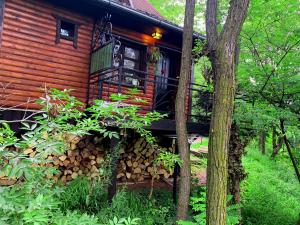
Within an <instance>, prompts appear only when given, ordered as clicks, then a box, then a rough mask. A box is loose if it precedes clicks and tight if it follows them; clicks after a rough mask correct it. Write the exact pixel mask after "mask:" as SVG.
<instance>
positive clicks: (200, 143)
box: [191, 137, 208, 149]
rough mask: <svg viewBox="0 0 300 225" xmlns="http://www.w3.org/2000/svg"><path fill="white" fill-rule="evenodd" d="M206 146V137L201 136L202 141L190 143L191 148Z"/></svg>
mask: <svg viewBox="0 0 300 225" xmlns="http://www.w3.org/2000/svg"><path fill="white" fill-rule="evenodd" d="M207 146H208V137H203V139H202V142H197V143H194V144H192V145H191V149H198V148H201V147H207Z"/></svg>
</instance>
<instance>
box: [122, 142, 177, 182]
mask: <svg viewBox="0 0 300 225" xmlns="http://www.w3.org/2000/svg"><path fill="white" fill-rule="evenodd" d="M163 150H166V149H163ZM120 153H121V155H120V162H119V165H118V175H117V179H118V180H121V181H123V182H125V181H143V180H144V179H147V178H152V177H154V178H155V179H159V178H160V177H164V178H166V179H167V178H169V177H170V176H171V174H170V173H169V172H168V171H167V170H166V169H164V168H163V167H162V166H155V165H154V160H155V158H156V156H157V153H158V149H157V148H155V147H153V146H152V145H150V144H148V143H147V142H146V141H145V140H144V139H143V138H139V139H137V140H136V141H134V142H133V144H132V145H130V146H128V147H127V148H126V149H122V151H121V152H120Z"/></svg>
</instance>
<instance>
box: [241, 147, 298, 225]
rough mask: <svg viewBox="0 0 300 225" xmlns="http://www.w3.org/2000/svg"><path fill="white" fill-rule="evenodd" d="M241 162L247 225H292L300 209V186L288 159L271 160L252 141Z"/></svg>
mask: <svg viewBox="0 0 300 225" xmlns="http://www.w3.org/2000/svg"><path fill="white" fill-rule="evenodd" d="M247 151H248V152H247V155H246V157H245V158H244V160H243V164H244V166H245V168H246V171H247V172H248V177H247V179H246V180H245V181H244V183H243V186H242V217H243V219H244V221H245V224H246V225H252V224H259V225H295V224H296V221H297V218H298V214H299V212H300V187H299V183H298V181H297V179H296V177H295V175H294V171H293V169H292V166H291V163H290V161H286V160H285V159H284V158H277V159H276V161H273V160H271V159H270V158H269V156H265V155H262V154H261V153H260V152H259V151H258V150H257V148H256V146H254V145H253V144H252V145H251V146H249V148H248V149H247Z"/></svg>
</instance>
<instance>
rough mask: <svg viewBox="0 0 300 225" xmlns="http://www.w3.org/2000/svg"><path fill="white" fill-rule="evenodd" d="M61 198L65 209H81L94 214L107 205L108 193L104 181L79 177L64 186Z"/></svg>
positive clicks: (62, 206)
mask: <svg viewBox="0 0 300 225" xmlns="http://www.w3.org/2000/svg"><path fill="white" fill-rule="evenodd" d="M60 200H61V202H62V205H61V208H62V209H63V210H64V211H69V210H79V211H81V212H87V213H89V214H92V213H97V212H98V210H99V209H100V208H101V207H103V205H105V206H106V204H105V202H106V201H107V194H106V191H105V190H104V186H103V183H102V182H100V181H98V182H97V181H93V182H92V181H89V180H88V179H87V178H86V177H78V178H76V179H75V180H73V181H71V182H70V183H69V184H68V185H67V186H66V187H64V188H63V191H62V193H61V194H60Z"/></svg>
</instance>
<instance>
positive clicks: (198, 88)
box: [89, 67, 212, 123]
mask: <svg viewBox="0 0 300 225" xmlns="http://www.w3.org/2000/svg"><path fill="white" fill-rule="evenodd" d="M128 88H138V89H139V90H140V92H141V93H140V94H139V95H138V96H137V97H139V98H141V99H150V100H151V103H148V104H141V110H143V111H153V110H155V111H158V112H161V113H164V114H167V115H168V118H169V119H174V116H175V98H176V93H177V89H178V79H176V78H171V77H164V76H161V75H155V74H150V73H147V72H144V71H139V70H135V69H128V68H124V67H112V68H109V69H105V70H102V71H99V72H98V73H96V74H95V73H94V74H91V75H90V82H89V103H92V101H93V100H94V99H104V100H109V97H110V95H111V94H112V93H123V94H125V93H126V91H127V90H128ZM186 96H187V100H188V105H187V107H186V113H187V119H188V121H190V122H196V123H208V122H209V120H210V114H211V109H212V95H211V93H210V92H208V91H206V88H205V86H202V85H199V84H196V83H193V82H190V83H189V87H188V93H187V94H186Z"/></svg>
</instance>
